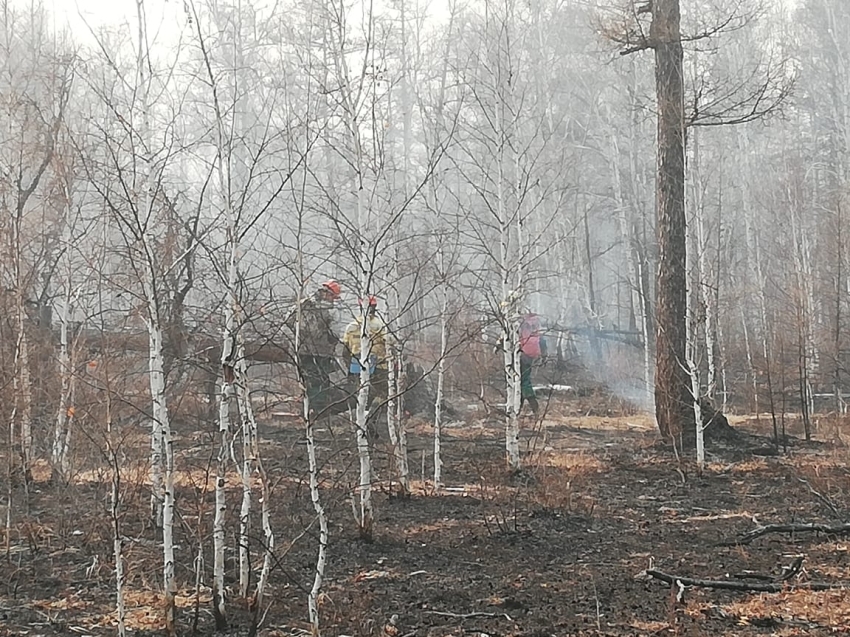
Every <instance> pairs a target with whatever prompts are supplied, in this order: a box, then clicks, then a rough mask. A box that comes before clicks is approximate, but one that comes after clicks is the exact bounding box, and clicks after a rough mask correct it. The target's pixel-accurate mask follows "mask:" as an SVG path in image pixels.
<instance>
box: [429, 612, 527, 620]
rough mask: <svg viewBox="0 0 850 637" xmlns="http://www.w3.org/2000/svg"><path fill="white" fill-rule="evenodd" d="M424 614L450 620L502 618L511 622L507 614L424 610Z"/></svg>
mask: <svg viewBox="0 0 850 637" xmlns="http://www.w3.org/2000/svg"><path fill="white" fill-rule="evenodd" d="M425 612H426V613H428V614H429V615H439V616H440V617H451V618H452V619H473V618H475V617H504V618H505V619H507V620H508V621H509V622H512V621H513V619H511V616H510V615H508V614H507V613H483V612H472V613H450V612H448V611H442V610H426V611H425Z"/></svg>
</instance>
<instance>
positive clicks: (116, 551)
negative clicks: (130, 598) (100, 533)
mask: <svg viewBox="0 0 850 637" xmlns="http://www.w3.org/2000/svg"><path fill="white" fill-rule="evenodd" d="M106 400H107V406H106V436H107V441H108V442H107V444H108V446H109V456H110V462H111V463H112V489H111V497H110V515H111V517H112V553H113V558H114V559H115V614H116V618H117V620H118V627H117V629H118V630H117V632H118V637H126V634H127V629H126V620H127V611H126V606H125V603H124V550H123V543H122V539H121V515H120V513H121V467H120V465H119V464H118V457H117V456H116V454H115V447H114V446H113V443H112V409H111V401H110V399H109V398H108V397H107V399H106Z"/></svg>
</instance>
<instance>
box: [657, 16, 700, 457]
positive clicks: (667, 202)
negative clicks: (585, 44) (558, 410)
mask: <svg viewBox="0 0 850 637" xmlns="http://www.w3.org/2000/svg"><path fill="white" fill-rule="evenodd" d="M650 37H651V39H652V41H653V42H654V47H655V86H656V98H657V101H658V139H657V144H658V160H657V161H658V175H657V182H656V215H657V237H658V250H659V260H658V278H657V288H656V361H655V415H656V420H657V422H658V429H659V431H660V433H661V436H662V437H663V438H664V440H665V441H666V442H668V443H671V444H675V443H676V442H677V440H678V439H679V438H680V437H683V436H684V437H686V438H687V437H690V439H691V441H693V432H694V416H693V408H692V397H691V390H690V378H689V376H688V372H687V365H686V363H685V347H686V342H687V336H686V313H687V279H686V271H685V259H686V254H687V245H686V242H685V153H684V150H685V130H684V83H683V73H682V67H683V53H682V42H681V34H680V13H679V0H655V2H654V3H653V19H652V26H651V30H650ZM683 442H687V440H683Z"/></svg>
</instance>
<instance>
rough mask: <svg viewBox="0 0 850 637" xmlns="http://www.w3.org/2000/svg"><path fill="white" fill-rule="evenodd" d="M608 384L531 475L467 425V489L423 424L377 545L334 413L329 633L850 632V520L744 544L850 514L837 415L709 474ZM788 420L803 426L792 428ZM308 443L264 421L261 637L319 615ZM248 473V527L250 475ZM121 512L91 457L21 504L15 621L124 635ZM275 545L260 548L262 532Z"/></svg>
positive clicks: (137, 529) (127, 528)
mask: <svg viewBox="0 0 850 637" xmlns="http://www.w3.org/2000/svg"><path fill="white" fill-rule="evenodd" d="M588 401H592V397H591V398H584V399H579V398H575V399H568V400H564V401H562V402H560V403H557V404H556V403H553V408H552V410H551V413H549V414H547V416H546V417H545V418H544V419H543V421H542V423H539V422H535V421H534V420H532V419H526V420H525V421H524V428H523V432H522V443H523V447H524V453H525V455H524V461H525V466H526V468H525V469H524V470H523V471H522V472H521V473H520V474H509V473H508V472H507V471H505V469H504V468H503V467H504V450H503V447H504V442H503V440H504V438H503V436H504V433H503V429H502V427H501V425H499V424H498V419H496V418H494V419H492V420H488V419H480V420H474V419H470V422H467V423H463V424H460V423H457V424H454V425H452V426H450V427H447V429H446V431H445V435H444V440H443V448H444V463H445V466H444V480H445V485H446V488H445V489H443V490H441V491H439V492H435V491H434V489H433V488H432V485H431V484H430V483H429V482H428V476H429V475H430V474H431V472H432V461H431V457H430V455H431V453H432V446H433V443H432V440H431V433H432V432H431V429H430V427H429V426H428V425H427V423H425V422H424V421H413V422H411V423H410V429H411V432H410V448H411V454H410V456H411V473H412V475H413V477H414V483H413V485H412V490H413V493H412V495H411V496H410V497H408V498H399V497H395V496H393V495H392V494H391V485H390V483H389V482H381V483H379V484H378V485H377V489H378V492H377V495H376V515H377V519H376V524H375V536H374V540H373V541H372V542H371V543H365V542H362V541H360V540H359V539H358V538H357V533H356V530H355V529H354V523H353V519H352V511H351V504H350V502H349V499H348V495H347V494H348V493H350V491H349V485H351V484H354V481H355V480H356V477H355V474H354V472H355V469H356V467H355V465H356V458H354V457H353V455H352V454H351V452H350V451H349V448H350V446H351V444H350V435H349V434H348V433H347V427H345V426H343V425H342V424H341V423H340V424H337V425H335V426H333V427H331V428H329V429H328V428H326V429H322V430H320V431H319V438H320V453H321V456H322V458H323V468H322V475H323V497H324V498H325V501H326V506H327V509H328V513H329V515H330V518H331V529H330V532H331V533H330V535H331V538H330V545H329V547H328V551H329V557H328V565H327V573H326V575H327V579H326V581H325V583H324V587H323V590H324V594H323V596H322V598H321V615H322V625H323V634H324V635H327V636H340V635H350V636H352V637H367V636H380V635H384V636H387V637H447V636H450V635H451V636H455V635H457V636H461V635H481V636H484V635H490V636H496V635H504V636H507V635H513V636H526V637H543V636H549V635H556V636H562V635H674V634H675V635H741V636H747V635H786V636H790V635H827V634H842V633H847V634H850V593H848V591H847V590H846V589H836V590H827V591H821V592H814V591H811V590H808V589H807V588H806V586H807V582H811V581H819V582H836V583H841V582H850V537H843V538H842V537H827V536H823V535H816V534H814V533H808V534H797V535H794V536H790V535H787V534H785V535H781V534H770V535H765V536H763V537H761V538H758V539H756V540H754V541H752V542H751V543H749V544H742V545H735V543H734V541H735V539H736V538H738V537H739V536H740V535H741V534H743V533H746V532H748V531H752V530H753V529H754V528H756V526H757V525H765V524H770V523H785V522H824V523H829V524H837V523H838V522H839V520H837V519H836V517H840V516H841V514H842V513H844V512H847V517H848V518H850V458H848V450H847V449H846V448H845V447H844V445H843V444H841V442H840V439H839V437H838V436H837V432H838V429H837V426H834V425H833V426H834V427H835V428H833V429H832V430H828V427H827V426H826V425H822V426H821V429H820V430H819V431H818V432H817V434H818V438H819V439H820V440H821V441H822V442H821V444H818V445H804V444H796V445H794V446H792V447H791V450H790V452H789V453H788V454H786V455H781V456H777V457H745V456H740V455H736V454H734V453H732V454H731V455H730V454H729V453H728V450H727V451H726V452H724V454H725V455H724V456H722V457H721V456H712V457H711V458H710V459H711V462H710V463H709V465H708V467H707V469H706V470H705V471H704V472H703V473H702V474H701V475H700V474H699V473H698V472H697V471H696V469H695V466H694V464H693V463H692V462H683V463H680V464H679V463H677V462H676V459H675V457H674V456H673V455H672V454H671V453H669V452H668V451H665V450H663V449H661V448H660V447H659V446H658V444H657V436H656V433H655V431H654V428H653V426H652V420H651V418H650V417H648V416H645V415H639V414H632V415H623V414H617V413H608V411H607V410H598V409H597V410H596V411H595V413H596V415H594V409H593V408H588V406H587V405H588V404H589V403H588ZM730 420H731V421H732V423H733V424H734V425H735V426H737V427H741V428H743V429H745V430H746V431H749V432H751V433H761V434H766V433H767V428H768V426H769V423H768V421H767V420H766V419H764V418H762V419H761V421H760V422H759V421H757V420H756V419H754V418H730ZM847 425H850V423H847ZM789 433H792V434H795V433H797V432H795V431H794V429H793V427H792V428H791V429H790V430H789ZM210 436H211V435H210V434H192V433H191V432H188V431H186V432H182V435H181V436H179V440H178V443H177V444H178V448H181V449H183V450H184V451H182V452H181V458H180V459H179V462H178V465H179V466H183V467H192V469H191V470H189V471H185V472H184V473H183V474H182V478H181V479H180V480H179V481H178V482H179V485H180V491H179V492H178V496H179V498H180V503H179V507H180V510H181V511H182V515H181V526H180V530H179V537H178V541H179V543H180V548H179V550H178V555H180V563H179V564H178V570H177V575H178V578H180V581H181V583H182V584H183V589H182V590H181V592H180V593H181V594H180V597H179V598H178V603H179V605H180V607H181V608H180V616H179V621H180V625H181V634H184V635H189V634H192V626H193V624H195V622H196V619H195V618H196V617H197V623H196V629H197V634H211V633H212V627H211V624H212V620H211V613H210V611H209V589H208V588H206V587H205V586H201V587H200V596H197V595H196V593H195V590H194V576H193V573H192V571H193V557H194V555H195V553H196V551H197V548H196V547H197V541H198V538H201V540H202V541H203V543H204V547H205V552H206V554H207V558H206V559H207V562H206V567H205V572H207V573H208V572H209V570H210V568H211V556H210V548H211V542H210V539H209V527H210V524H211V520H212V514H213V498H212V493H211V491H210V489H211V481H210V480H208V476H209V470H210V469H209V468H210V466H211V452H210V448H211V447H213V446H214V445H211V444H209V443H208V442H207V441H208V440H211V438H210ZM302 438H303V432H302V431H301V429H300V427H299V426H298V424H297V422H295V421H291V422H290V421H288V420H286V419H276V420H271V419H269V420H268V421H267V422H264V423H263V454H264V457H265V458H266V461H265V465H266V470H267V471H268V472H269V474H270V475H271V476H272V477H273V480H274V482H275V486H274V493H273V503H272V511H273V520H272V523H273V527H274V529H275V533H276V537H277V541H276V545H277V549H276V551H277V562H276V564H275V565H274V568H273V570H272V577H271V591H270V593H269V596H268V598H267V600H268V604H269V605H268V608H267V609H266V608H264V609H263V611H264V613H265V616H264V621H263V624H262V626H261V628H260V631H259V633H258V634H259V635H265V636H269V637H270V636H282V635H293V634H304V633H303V632H300V631H303V630H306V629H308V624H307V623H306V621H305V620H306V615H307V610H306V597H307V590H308V589H309V587H310V586H311V585H312V574H313V568H314V564H315V558H316V528H315V526H316V525H315V523H314V519H313V511H312V505H311V503H310V500H309V492H308V490H307V487H306V475H305V467H306V455H305V448H304V444H303V440H302ZM385 444H386V441H385V437H384V438H382V439H381V440H380V441H378V443H377V448H376V450H375V454H376V457H377V464H378V472H379V476H381V477H387V476H388V475H389V473H390V470H389V467H390V463H389V453H388V450H387V449H386V448H385V446H384V445H385ZM127 473H128V474H129V473H131V471H130V470H129V469H128V470H127ZM142 475H143V473H142ZM36 478H38V476H36ZM423 478H424V479H423ZM801 480H805V482H803V481H801ZM143 482H144V481H143V480H135V481H134V480H133V479H131V476H130V475H127V476H125V477H124V487H123V491H122V494H123V495H122V497H123V500H124V507H125V513H124V514H123V517H122V520H121V524H122V530H123V533H124V534H125V535H126V536H128V537H127V539H126V540H125V551H126V561H127V565H126V569H127V607H128V627H129V628H130V631H129V632H130V634H131V635H137V634H154V633H155V632H157V631H158V628H159V627H160V626H161V617H160V614H161V613H160V610H159V608H160V601H159V597H158V595H157V594H156V593H155V592H153V591H155V590H156V588H157V579H158V573H159V569H160V566H159V564H160V563H161V553H160V551H161V548H160V545H159V544H158V542H157V540H156V536H155V534H154V531H153V530H152V529H150V528H149V527H148V525H146V524H145V522H144V517H145V516H144V513H145V508H146V498H147V492H146V490H145V489H146V487H145V486H144V484H143ZM232 486H233V492H232V494H230V495H229V498H230V501H229V504H230V505H231V524H232V526H231V528H235V526H234V525H235V523H236V520H237V519H238V518H237V513H236V508H237V506H238V496H237V488H238V482H236V481H235V479H234V483H233V485H232ZM819 496H820V497H819ZM18 501H20V498H19V499H18ZM108 507H109V478H108V477H107V473H105V472H102V473H100V474H98V473H97V472H96V471H89V472H87V473H85V472H83V473H81V474H80V476H79V478H78V479H77V480H75V483H74V484H72V485H69V486H68V487H64V488H61V489H59V488H54V487H51V486H49V485H47V484H46V483H40V482H36V484H35V485H34V486H33V488H32V489H31V492H30V504H29V512H26V511H23V510H18V509H16V510H15V512H14V516H13V517H14V528H15V532H14V534H13V536H12V538H11V542H10V545H11V549H10V553H11V555H10V559H9V560H7V559H2V561H0V635H4V636H5V635H28V636H29V637H35V636H36V635H51V636H52V635H75V634H76V635H106V634H115V628H114V626H115V617H114V613H113V611H112V609H113V607H114V602H115V600H114V588H115V587H114V581H113V572H112V562H113V561H112V557H111V555H112V540H111V537H112V535H111V534H112V530H111V526H110V524H111V522H110V520H109V516H108V515H107V512H108ZM199 520H201V521H202V523H201V524H199ZM840 521H843V520H840ZM199 528H200V529H201V531H200V532H199ZM229 542H230V543H231V545H232V543H233V538H229ZM254 552H255V555H254V557H255V558H256V561H257V562H258V563H259V561H260V555H259V551H258V547H255V548H254ZM229 555H230V556H231V557H232V556H233V552H231V553H229ZM796 556H804V561H803V568H802V570H801V572H800V573H799V574H798V575H796V576H795V577H794V578H792V579H791V580H789V581H788V582H787V586H786V587H785V588H783V590H781V591H780V592H777V593H753V592H738V591H723V590H710V589H705V588H690V587H689V588H688V589H687V590H686V591H685V594H684V599H683V600H681V601H677V599H676V595H675V592H671V589H670V587H669V586H668V585H667V584H664V583H662V582H660V581H657V580H653V579H651V578H650V577H648V576H647V575H646V570H647V569H658V570H660V571H664V572H667V573H671V574H675V575H676V576H679V577H694V578H704V579H714V580H723V579H726V578H728V577H730V576H735V575H736V574H742V573H749V574H750V577H749V578H748V579H747V580H745V581H753V582H756V581H758V580H755V579H752V573H753V572H754V573H759V574H762V575H765V576H773V577H776V576H778V575H779V574H780V573H781V569H782V567H783V566H787V565H789V564H790V563H791V562H792V561H793V560H794V558H795V557H796ZM232 566H233V563H232V561H231V563H230V564H229V568H230V571H231V573H232V571H233V570H235V569H233V568H232ZM739 577H742V576H740V575H739ZM204 579H205V581H204V584H206V583H208V582H207V581H206V576H205V578H204ZM230 583H231V585H233V584H234V582H233V581H232V580H231V581H230ZM198 604H199V605H200V607H199V608H198V607H197V605H198ZM243 606H244V603H243V602H242V601H241V600H239V599H232V600H231V601H230V605H229V608H230V610H231V615H232V621H233V622H234V624H235V628H234V631H233V632H232V633H230V634H233V635H236V634H244V632H240V631H241V630H242V629H240V628H239V626H244V625H245V622H246V621H247V613H246V612H244V611H242V610H241V608H242V607H243Z"/></svg>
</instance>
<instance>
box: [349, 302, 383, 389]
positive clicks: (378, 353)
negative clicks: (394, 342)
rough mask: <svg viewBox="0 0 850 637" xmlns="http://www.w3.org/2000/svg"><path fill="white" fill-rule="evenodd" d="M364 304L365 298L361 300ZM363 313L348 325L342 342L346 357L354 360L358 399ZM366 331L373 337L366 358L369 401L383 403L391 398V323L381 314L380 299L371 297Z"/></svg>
mask: <svg viewBox="0 0 850 637" xmlns="http://www.w3.org/2000/svg"><path fill="white" fill-rule="evenodd" d="M359 303H360V307H361V308H362V307H363V300H362V299H361V300H360V301H359ZM362 324H363V316H362V315H358V316H357V317H356V318H355V319H354V320H353V321H351V323H349V324H348V326H347V327H346V328H345V334H344V335H343V337H342V344H343V347H344V348H345V354H346V358H348V360H349V361H350V364H349V367H348V373H349V379H350V387H351V389H352V392H351V393H352V399H353V400H354V401H356V400H357V388H358V387H359V386H360V370H361V360H362V358H363V357H362V352H361V347H360V332H361V326H362ZM366 330H367V334H368V336H369V351H368V352H366V359H367V360H368V361H369V373H370V376H369V386H370V390H369V402H372V401H373V400H377V401H379V403H383V402H384V401H386V399H387V326H386V325H385V324H384V322H383V320H381V318H380V317H378V299H377V298H376V297H374V296H370V297H369V299H368V308H367V310H366Z"/></svg>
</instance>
